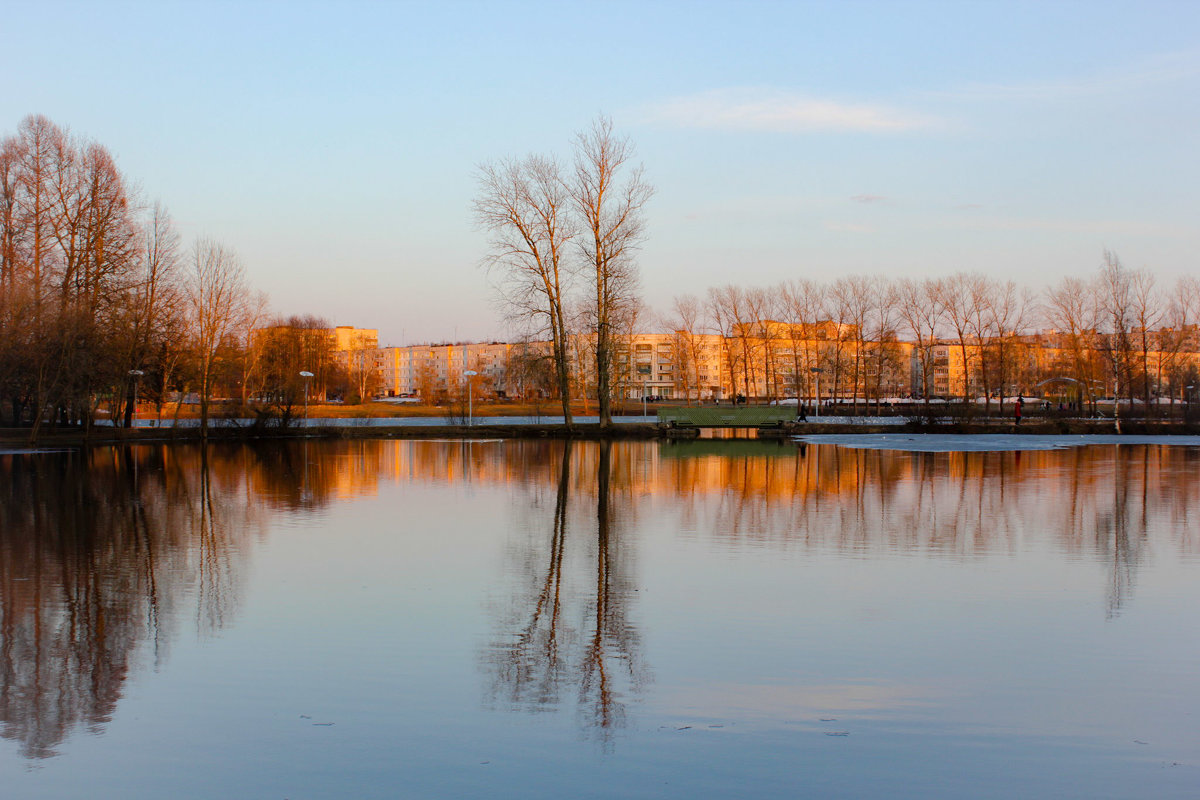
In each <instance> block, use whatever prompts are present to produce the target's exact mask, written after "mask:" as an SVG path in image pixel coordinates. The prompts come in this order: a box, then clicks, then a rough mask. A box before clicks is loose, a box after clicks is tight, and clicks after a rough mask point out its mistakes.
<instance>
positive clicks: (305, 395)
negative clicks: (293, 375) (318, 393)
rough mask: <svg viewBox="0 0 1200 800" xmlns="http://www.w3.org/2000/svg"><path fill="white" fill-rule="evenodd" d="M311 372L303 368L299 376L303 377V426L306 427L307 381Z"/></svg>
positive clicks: (310, 377) (310, 376)
mask: <svg viewBox="0 0 1200 800" xmlns="http://www.w3.org/2000/svg"><path fill="white" fill-rule="evenodd" d="M312 376H313V374H312V373H311V372H309V371H308V370H303V371H301V373H300V377H301V378H304V427H306V428H307V427H308V382H309V381H310V380H311V379H312Z"/></svg>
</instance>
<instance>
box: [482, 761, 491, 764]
mask: <svg viewBox="0 0 1200 800" xmlns="http://www.w3.org/2000/svg"><path fill="white" fill-rule="evenodd" d="M479 763H480V765H483V764H490V763H492V762H490V761H480V762H479Z"/></svg>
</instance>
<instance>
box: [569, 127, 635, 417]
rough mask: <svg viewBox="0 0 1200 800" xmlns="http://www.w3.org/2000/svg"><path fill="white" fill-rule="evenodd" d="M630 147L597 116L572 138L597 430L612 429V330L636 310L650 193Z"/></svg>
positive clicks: (572, 187)
mask: <svg viewBox="0 0 1200 800" xmlns="http://www.w3.org/2000/svg"><path fill="white" fill-rule="evenodd" d="M633 154H634V152H633V145H632V144H631V143H630V141H629V139H628V138H624V137H618V136H617V135H616V134H615V133H614V132H613V124H612V120H610V119H608V118H607V117H600V118H598V119H596V121H595V122H593V123H592V127H591V129H590V130H587V131H584V132H582V133H580V134H579V135H578V136H577V137H576V139H575V172H574V176H573V180H572V181H571V184H570V194H571V200H572V202H573V203H574V205H575V209H576V213H577V214H578V215H579V217H580V219H581V228H582V230H583V234H582V235H581V236H580V237H579V247H580V251H581V253H582V255H583V260H584V265H585V271H586V274H587V276H588V279H589V280H590V282H591V283H593V284H594V287H595V292H594V294H593V295H592V297H591V303H592V305H591V308H590V312H591V316H592V326H591V328H592V330H593V331H594V335H595V340H596V356H595V364H596V394H597V405H598V407H599V413H600V426H601V427H602V428H605V427H608V426H610V425H611V424H612V409H611V403H612V388H613V387H612V385H611V383H612V375H611V369H612V347H613V335H614V325H615V324H616V322H617V320H618V319H619V318H620V317H621V316H622V314H623V313H624V311H625V310H626V309H628V308H630V307H632V306H636V305H637V283H638V281H637V269H636V265H635V263H634V255H635V252H636V250H637V248H638V246H639V245H640V243H641V241H642V239H643V237H644V235H645V223H644V219H643V215H642V212H643V209H644V208H645V205H646V203H647V202H648V201H649V199H650V197H651V195H652V194H653V192H654V190H653V188H652V187H651V186H650V184H649V183H647V182H646V181H645V179H644V177H643V170H642V168H641V167H640V166H637V167H634V166H631V165H630V163H629V162H630V160H631V159H632V157H633Z"/></svg>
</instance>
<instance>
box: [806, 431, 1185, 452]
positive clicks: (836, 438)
mask: <svg viewBox="0 0 1200 800" xmlns="http://www.w3.org/2000/svg"><path fill="white" fill-rule="evenodd" d="M794 438H795V440H796V441H798V442H804V443H806V444H835V445H837V446H839V447H852V448H857V449H861V450H905V451H909V452H914V453H983V452H993V451H1002V450H1065V449H1067V448H1070V447H1083V446H1086V445H1092V444H1124V445H1131V444H1132V445H1138V444H1165V445H1176V446H1182V447H1200V436H1118V435H1116V434H1088V435H1080V436H1038V435H1033V434H1020V433H980V434H970V435H956V434H939V433H910V434H904V433H848V434H833V433H816V434H805V435H803V436H796V437H794Z"/></svg>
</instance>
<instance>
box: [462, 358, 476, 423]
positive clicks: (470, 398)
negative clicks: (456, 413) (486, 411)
mask: <svg viewBox="0 0 1200 800" xmlns="http://www.w3.org/2000/svg"><path fill="white" fill-rule="evenodd" d="M478 374H479V373H478V372H476V371H475V370H473V369H468V370H466V371H464V372H463V375H464V376H465V377H466V379H467V427H468V428H470V427H472V426H473V425H474V424H475V398H474V393H473V391H472V386H471V378H474V377H475V376H476V375H478Z"/></svg>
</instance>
